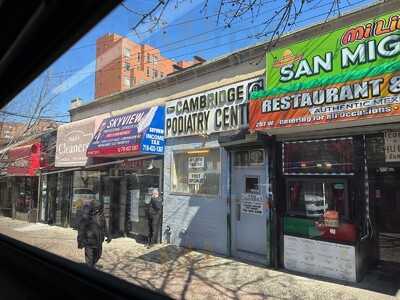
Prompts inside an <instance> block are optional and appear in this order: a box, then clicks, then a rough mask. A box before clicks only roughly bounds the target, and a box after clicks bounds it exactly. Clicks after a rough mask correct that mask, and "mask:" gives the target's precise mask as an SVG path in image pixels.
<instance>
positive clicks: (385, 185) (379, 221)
mask: <svg viewBox="0 0 400 300" xmlns="http://www.w3.org/2000/svg"><path fill="white" fill-rule="evenodd" d="M373 172H374V173H375V174H374V175H375V176H374V180H373V181H371V182H370V184H371V187H370V188H371V194H372V197H373V203H374V206H375V207H374V208H375V209H374V211H375V227H376V228H375V229H376V232H377V235H378V255H379V260H380V261H381V262H387V263H394V264H397V265H398V266H400V218H399V216H400V190H399V188H398V186H399V184H400V168H399V167H380V168H376V169H375V170H373Z"/></svg>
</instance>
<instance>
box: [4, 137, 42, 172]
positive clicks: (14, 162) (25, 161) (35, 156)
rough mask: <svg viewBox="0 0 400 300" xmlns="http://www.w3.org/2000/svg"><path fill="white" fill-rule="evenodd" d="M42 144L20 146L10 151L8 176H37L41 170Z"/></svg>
mask: <svg viewBox="0 0 400 300" xmlns="http://www.w3.org/2000/svg"><path fill="white" fill-rule="evenodd" d="M40 157H41V143H39V142H37V143H33V144H30V145H25V146H19V147H15V148H12V149H10V150H8V159H9V164H8V167H7V175H10V176H36V175H37V174H36V172H37V171H38V170H39V168H40Z"/></svg>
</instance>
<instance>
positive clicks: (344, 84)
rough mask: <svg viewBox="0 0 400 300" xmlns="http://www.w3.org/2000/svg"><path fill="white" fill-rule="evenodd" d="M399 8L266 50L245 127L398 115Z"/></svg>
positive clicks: (299, 124) (260, 127)
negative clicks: (262, 80)
mask: <svg viewBox="0 0 400 300" xmlns="http://www.w3.org/2000/svg"><path fill="white" fill-rule="evenodd" d="M399 57H400V12H395V13H391V14H386V15H383V16H379V17H376V18H375V19H373V20H367V21H365V22H362V23H359V24H356V25H352V26H348V27H345V28H342V29H339V30H335V31H333V32H330V33H328V34H325V35H322V36H319V37H316V38H311V39H309V40H305V41H303V42H299V43H297V44H294V45H290V46H289V47H286V48H282V49H277V50H275V51H272V52H270V53H267V58H266V61H267V68H266V71H267V74H268V76H267V87H268V90H265V91H260V92H256V93H253V94H252V98H253V99H257V100H254V101H251V103H250V122H249V124H250V125H249V127H250V128H251V129H253V130H264V129H274V128H291V127H295V126H306V125H316V124H332V123H337V122H340V121H356V120H366V119H370V118H378V117H388V116H398V115H400V60H399Z"/></svg>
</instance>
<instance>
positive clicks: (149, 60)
mask: <svg viewBox="0 0 400 300" xmlns="http://www.w3.org/2000/svg"><path fill="white" fill-rule="evenodd" d="M147 62H148V63H149V62H151V57H150V54H149V53H147Z"/></svg>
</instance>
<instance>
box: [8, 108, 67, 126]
mask: <svg viewBox="0 0 400 300" xmlns="http://www.w3.org/2000/svg"><path fill="white" fill-rule="evenodd" d="M0 114H6V115H10V116H14V117H21V118H32V117H33V116H29V115H25V114H20V113H14V112H9V111H5V110H2V111H0ZM69 116H70V115H69V114H68V115H58V116H57V115H56V116H38V117H37V118H39V119H56V118H65V117H69ZM57 122H62V121H57ZM65 123H68V122H65Z"/></svg>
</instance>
